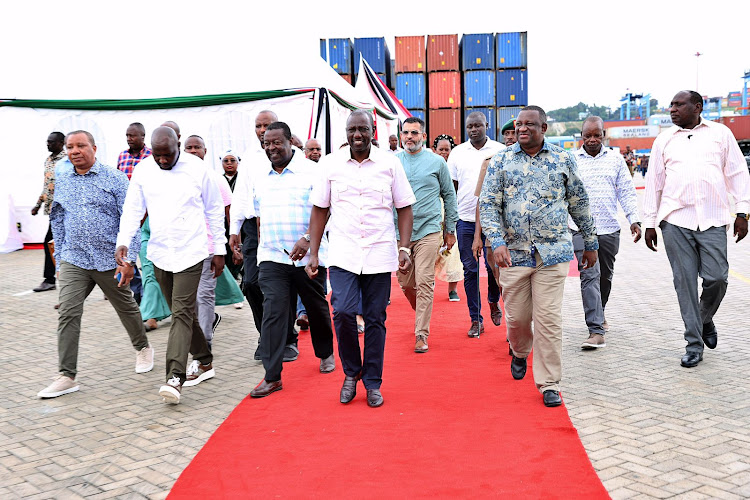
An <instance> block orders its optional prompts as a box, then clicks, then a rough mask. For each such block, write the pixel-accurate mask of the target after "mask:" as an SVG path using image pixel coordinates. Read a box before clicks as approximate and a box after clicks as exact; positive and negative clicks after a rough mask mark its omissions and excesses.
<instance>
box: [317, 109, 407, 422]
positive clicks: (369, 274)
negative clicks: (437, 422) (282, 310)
mask: <svg viewBox="0 0 750 500" xmlns="http://www.w3.org/2000/svg"><path fill="white" fill-rule="evenodd" d="M374 133H375V125H374V124H373V119H372V115H371V114H369V113H367V112H366V111H362V110H357V111H354V112H352V114H351V115H349V119H348V120H347V122H346V136H347V140H348V142H349V147H344V148H342V149H339V150H338V151H337V152H335V153H333V154H330V155H328V156H326V157H324V158H323V159H321V160H320V162H319V163H318V171H319V177H318V182H317V183H316V184H315V186H314V188H313V192H312V195H311V196H310V200H311V201H312V204H313V207H312V213H311V216H310V257H309V261H308V263H307V266H306V270H307V273H308V275H309V276H310V277H311V278H315V277H316V276H317V275H318V273H319V270H318V265H319V254H318V252H319V250H320V243H321V239H322V237H323V228H324V227H325V226H326V220H328V215H329V213H330V216H331V218H330V220H329V221H328V229H329V232H328V237H329V240H328V241H329V246H328V266H329V267H328V272H329V276H330V280H331V290H332V295H331V305H332V306H333V310H334V313H333V321H334V324H335V326H336V337H337V339H338V347H339V357H340V358H341V366H342V367H343V369H344V375H345V376H344V385H343V386H342V388H341V394H340V401H341V403H344V404H346V403H349V402H351V401H352V399H354V396H355V395H356V393H357V381H358V380H360V379H362V382H363V384H364V386H365V389H367V404H368V405H369V406H370V407H373V408H374V407H378V406H381V405H382V404H383V396H382V394H381V393H380V385H381V383H382V379H383V351H384V349H385V317H386V314H385V308H386V306H387V305H388V299H389V298H390V294H391V273H392V272H393V271H395V270H396V269H398V270H399V271H401V272H407V271H408V270H409V267H410V266H411V260H410V259H409V254H410V253H411V251H410V250H409V248H408V246H409V240H410V238H411V230H412V222H413V217H412V211H411V205H412V204H413V203H414V202H415V201H416V198H415V197H414V193H413V192H412V190H411V187H410V186H409V180H408V179H407V178H406V174H405V173H404V168H403V167H402V166H401V162H400V161H399V160H398V158H395V157H393V156H391V155H389V154H388V153H386V152H384V151H381V150H380V149H378V148H374V147H372V142H371V141H372V137H373V135H374ZM394 207H395V209H396V212H397V214H398V230H399V235H400V237H401V240H400V242H399V244H398V250H397V245H396V231H395V225H394V223H393V209H394ZM360 293H361V294H362V307H363V316H364V318H365V338H364V357H363V356H362V353H361V352H360V348H359V339H358V335H357V321H356V315H357V305H358V302H359V297H360Z"/></svg>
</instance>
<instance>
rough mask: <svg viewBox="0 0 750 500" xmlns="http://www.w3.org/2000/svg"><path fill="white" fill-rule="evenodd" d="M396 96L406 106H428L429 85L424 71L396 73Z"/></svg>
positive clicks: (422, 107)
mask: <svg viewBox="0 0 750 500" xmlns="http://www.w3.org/2000/svg"><path fill="white" fill-rule="evenodd" d="M396 98H397V99H398V100H399V102H400V103H401V104H403V105H404V107H405V108H416V109H426V108H427V85H426V83H425V74H424V73H399V74H398V75H396Z"/></svg>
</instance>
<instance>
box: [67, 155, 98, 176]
mask: <svg viewBox="0 0 750 500" xmlns="http://www.w3.org/2000/svg"><path fill="white" fill-rule="evenodd" d="M70 166H71V167H73V170H72V173H73V175H84V176H86V175H89V174H98V173H99V172H100V171H101V169H102V164H101V163H99V160H98V159H94V164H93V165H92V166H91V168H90V169H89V171H88V172H86V173H85V174H79V173H78V172H76V167H75V165H73V164H72V163H71V164H70Z"/></svg>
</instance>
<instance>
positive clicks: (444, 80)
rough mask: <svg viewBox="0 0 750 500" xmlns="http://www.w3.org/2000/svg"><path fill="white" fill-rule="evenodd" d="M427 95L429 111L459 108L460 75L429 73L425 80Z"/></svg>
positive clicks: (454, 72) (454, 73) (455, 72)
mask: <svg viewBox="0 0 750 500" xmlns="http://www.w3.org/2000/svg"><path fill="white" fill-rule="evenodd" d="M427 95H429V97H430V105H429V107H430V108H431V109H440V108H460V107H461V73H459V72H458V71H441V72H439V73H430V74H429V78H428V80H427Z"/></svg>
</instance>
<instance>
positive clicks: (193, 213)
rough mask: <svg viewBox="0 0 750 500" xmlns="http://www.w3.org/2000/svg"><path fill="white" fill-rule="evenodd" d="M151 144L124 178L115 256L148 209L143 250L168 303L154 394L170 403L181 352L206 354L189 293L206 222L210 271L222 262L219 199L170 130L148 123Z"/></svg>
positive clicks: (203, 248) (180, 373)
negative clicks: (163, 372) (163, 357)
mask: <svg viewBox="0 0 750 500" xmlns="http://www.w3.org/2000/svg"><path fill="white" fill-rule="evenodd" d="M151 150H152V151H153V155H152V156H151V157H149V158H146V159H145V160H143V161H141V163H140V164H139V165H138V169H136V171H135V173H134V174H133V177H132V178H131V180H130V186H129V188H128V194H127V196H126V197H125V204H124V206H123V214H122V217H121V219H120V232H119V234H118V235H117V250H116V251H115V257H116V259H117V262H118V263H121V262H124V260H125V258H126V255H127V245H128V244H129V242H130V240H131V239H132V237H133V235H134V234H135V233H136V231H138V229H139V228H140V222H141V220H142V219H143V215H144V214H145V213H146V212H147V211H148V215H149V223H150V225H151V239H150V240H149V245H148V258H149V259H150V260H151V261H152V262H153V263H154V273H155V275H156V280H157V281H158V282H159V286H160V287H161V290H162V293H163V294H164V298H165V299H166V300H167V304H168V305H169V308H170V310H171V311H172V326H171V328H170V330H169V341H168V343H167V363H166V369H167V383H166V384H165V385H163V386H162V387H161V388H160V389H159V395H161V396H162V397H163V398H164V400H165V401H167V402H169V403H172V404H177V403H179V402H180V395H181V389H182V384H183V383H184V382H185V379H186V372H187V359H188V352H190V353H192V354H193V359H196V360H198V361H199V362H200V363H201V365H202V366H204V367H209V366H211V364H212V361H213V356H212V355H211V351H210V350H209V348H208V345H207V344H206V339H205V337H204V336H203V330H202V329H201V327H200V324H199V323H198V318H197V316H196V314H195V301H196V294H197V291H198V283H199V282H200V278H201V272H202V269H203V261H204V260H205V259H206V258H207V257H208V256H209V251H208V231H207V230H206V222H208V226H209V227H210V232H211V235H212V237H213V242H214V245H215V248H214V252H215V255H214V256H213V258H212V259H211V269H212V270H213V272H214V276H215V277H218V276H219V275H220V274H221V272H222V271H223V270H224V253H225V250H224V243H225V237H224V223H223V219H224V204H223V203H222V200H221V195H220V194H219V188H218V186H217V185H216V182H214V180H213V178H212V177H211V176H210V175H209V173H208V170H207V169H206V167H205V166H204V165H203V162H202V161H201V160H200V159H199V158H197V157H195V156H193V155H191V154H180V147H179V141H178V139H177V134H176V133H175V132H174V130H172V129H171V128H169V127H159V128H157V129H156V130H154V132H153V134H152V135H151Z"/></svg>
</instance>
